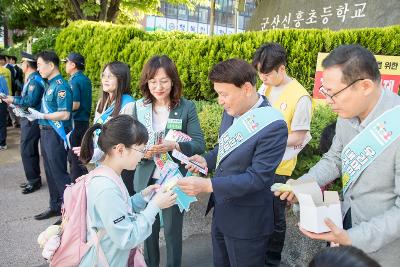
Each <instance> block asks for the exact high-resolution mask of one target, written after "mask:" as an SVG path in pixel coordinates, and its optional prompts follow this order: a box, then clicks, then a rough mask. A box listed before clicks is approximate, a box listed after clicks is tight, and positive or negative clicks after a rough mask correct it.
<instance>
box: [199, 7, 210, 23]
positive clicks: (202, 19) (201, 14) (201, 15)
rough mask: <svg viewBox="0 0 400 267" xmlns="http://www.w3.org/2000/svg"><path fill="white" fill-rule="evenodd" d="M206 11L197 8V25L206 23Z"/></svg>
mask: <svg viewBox="0 0 400 267" xmlns="http://www.w3.org/2000/svg"><path fill="white" fill-rule="evenodd" d="M208 13H209V12H208V9H206V8H199V23H208V22H209V16H208Z"/></svg>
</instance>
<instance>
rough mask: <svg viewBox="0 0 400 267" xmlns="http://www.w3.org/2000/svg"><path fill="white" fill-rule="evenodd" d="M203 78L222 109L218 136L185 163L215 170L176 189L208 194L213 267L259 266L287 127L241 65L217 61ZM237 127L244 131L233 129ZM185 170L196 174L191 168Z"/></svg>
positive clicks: (270, 221) (270, 225)
mask: <svg viewBox="0 0 400 267" xmlns="http://www.w3.org/2000/svg"><path fill="white" fill-rule="evenodd" d="M209 79H210V80H211V82H213V84H214V89H215V91H216V92H217V94H218V103H219V104H220V105H222V106H223V107H224V110H225V111H224V114H223V117H222V122H221V127H220V130H219V136H220V138H219V142H218V145H217V146H216V147H214V149H213V150H211V151H210V152H209V153H207V154H206V155H205V157H204V158H203V157H201V156H199V155H195V156H193V157H191V158H190V160H192V161H196V162H197V164H199V165H201V166H202V167H208V169H209V170H213V169H215V175H214V177H213V178H212V179H204V178H200V177H187V178H184V179H181V180H180V181H178V185H179V186H180V187H181V189H182V190H183V191H184V192H185V193H187V194H189V195H197V194H199V193H201V192H211V196H210V201H209V203H208V208H207V212H208V211H209V210H210V209H211V208H212V207H214V213H213V222H212V243H213V257H214V266H218V267H224V266H227V267H228V266H257V267H259V266H263V265H264V262H265V251H266V249H267V244H268V239H269V236H270V235H271V234H272V232H273V228H274V215H273V206H272V203H273V201H272V199H273V195H272V193H271V191H270V187H271V185H272V184H273V181H274V175H275V170H276V168H277V166H278V165H279V163H280V161H281V160H282V157H283V154H284V152H285V147H286V142H287V135H288V130H287V126H286V123H285V122H284V120H283V118H282V117H281V116H280V114H279V112H278V111H277V110H275V109H273V108H272V107H271V106H270V105H269V103H268V102H267V100H265V98H263V97H262V96H260V95H259V94H257V91H256V87H255V86H256V80H257V72H256V71H255V69H254V68H253V67H252V66H251V65H250V64H248V63H247V62H246V61H243V60H239V59H229V60H226V61H223V62H220V63H218V64H217V65H215V66H214V67H213V69H212V70H211V72H210V74H209ZM266 121H268V123H264V122H266ZM248 122H250V123H248ZM243 125H245V126H246V127H245V129H247V130H248V132H246V130H244V131H242V132H240V131H239V128H240V127H242V128H243ZM235 131H236V132H235ZM232 137H234V138H232ZM186 167H187V168H188V169H189V170H190V171H194V172H195V171H197V170H198V169H197V168H196V167H195V166H194V165H192V164H190V165H188V166H186Z"/></svg>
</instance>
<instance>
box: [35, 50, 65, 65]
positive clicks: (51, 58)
mask: <svg viewBox="0 0 400 267" xmlns="http://www.w3.org/2000/svg"><path fill="white" fill-rule="evenodd" d="M36 58H42V59H43V60H44V61H45V62H47V63H50V62H52V63H53V64H54V66H56V67H57V68H59V66H60V58H59V57H58V56H57V54H56V52H54V51H42V52H39V53H38V54H36Z"/></svg>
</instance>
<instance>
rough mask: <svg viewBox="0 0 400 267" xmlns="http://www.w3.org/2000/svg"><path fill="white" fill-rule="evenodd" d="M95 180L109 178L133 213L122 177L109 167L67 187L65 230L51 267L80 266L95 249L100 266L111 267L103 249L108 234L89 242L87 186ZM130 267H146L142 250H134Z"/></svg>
mask: <svg viewBox="0 0 400 267" xmlns="http://www.w3.org/2000/svg"><path fill="white" fill-rule="evenodd" d="M96 176H103V177H108V178H110V179H111V180H112V181H113V182H115V183H116V184H117V185H118V186H119V188H120V189H121V191H122V193H123V195H124V197H125V201H126V204H127V208H128V209H129V211H130V212H132V209H131V206H130V205H129V204H128V201H129V194H128V191H127V190H126V187H125V185H124V184H123V183H122V180H121V178H120V177H118V176H117V175H116V174H115V172H114V171H113V170H112V169H110V168H109V167H106V166H100V167H97V168H96V169H94V170H93V171H91V172H90V173H88V174H87V175H83V176H81V177H79V178H78V179H76V182H75V184H71V185H68V186H67V188H66V189H65V191H64V204H63V207H62V224H61V226H62V230H61V242H60V246H59V247H58V248H57V249H56V251H55V253H54V255H53V257H52V258H51V259H50V267H75V266H78V265H79V263H80V262H81V260H82V258H83V256H85V254H86V253H87V252H88V250H89V249H90V248H91V247H92V246H93V245H94V246H96V249H97V255H99V262H100V265H101V266H109V265H108V263H107V259H106V257H105V255H104V252H103V250H102V249H101V246H100V240H101V238H102V237H103V236H104V234H105V231H104V230H101V231H99V232H97V233H93V234H92V235H91V236H92V237H93V238H92V240H90V241H88V240H86V233H87V219H88V220H89V224H91V223H90V216H89V215H88V214H87V198H86V186H87V185H88V183H89V181H90V180H91V179H92V178H93V177H96ZM127 266H128V267H133V266H135V267H146V263H145V261H144V258H143V254H142V252H141V250H140V249H139V248H134V249H132V250H131V253H130V255H129V260H128V264H127Z"/></svg>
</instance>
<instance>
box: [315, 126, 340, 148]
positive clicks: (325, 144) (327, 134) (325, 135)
mask: <svg viewBox="0 0 400 267" xmlns="http://www.w3.org/2000/svg"><path fill="white" fill-rule="evenodd" d="M335 133H336V121H335V122H333V123H331V124H329V125H328V126H326V127H325V128H324V129H323V130H322V133H321V138H320V139H319V151H320V152H321V154H325V153H326V152H328V150H329V149H330V148H331V146H332V141H333V137H334V136H335Z"/></svg>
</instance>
